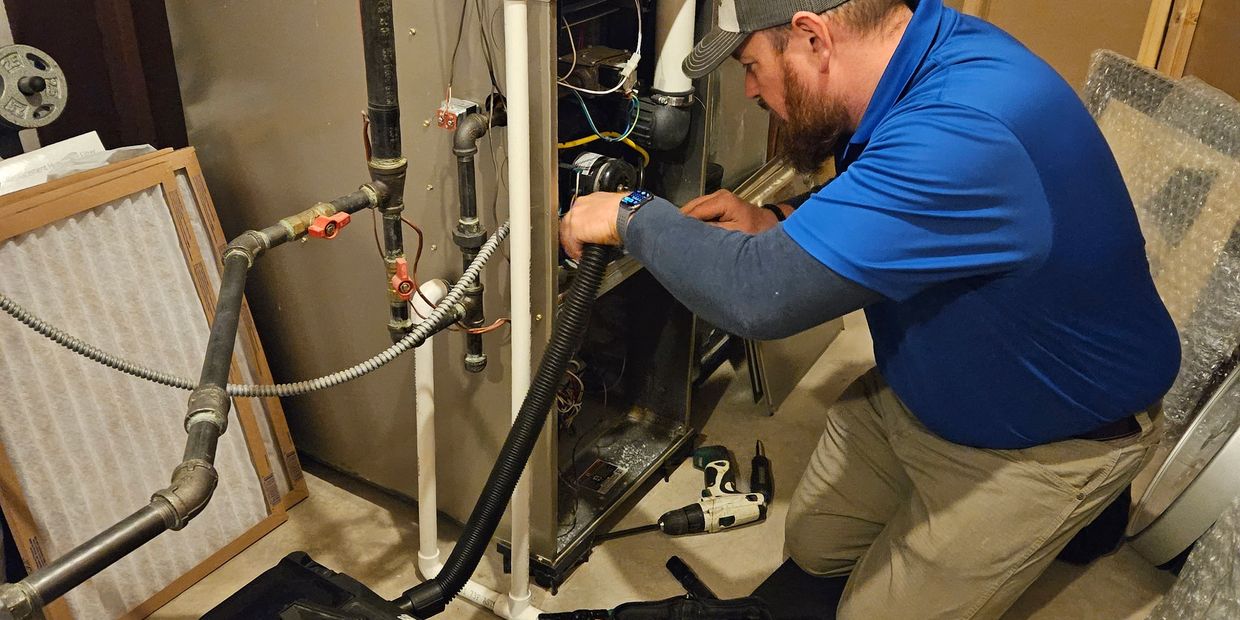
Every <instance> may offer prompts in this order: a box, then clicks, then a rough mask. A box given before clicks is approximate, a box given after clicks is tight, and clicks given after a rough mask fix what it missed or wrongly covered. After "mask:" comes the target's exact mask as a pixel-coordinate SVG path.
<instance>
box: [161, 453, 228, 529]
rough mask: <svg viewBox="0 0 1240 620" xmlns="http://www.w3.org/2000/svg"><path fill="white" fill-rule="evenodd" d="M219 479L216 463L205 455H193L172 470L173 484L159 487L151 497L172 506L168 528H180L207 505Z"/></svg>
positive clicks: (167, 522) (167, 521)
mask: <svg viewBox="0 0 1240 620" xmlns="http://www.w3.org/2000/svg"><path fill="white" fill-rule="evenodd" d="M219 479H220V478H219V474H218V473H216V471H215V466H214V465H212V464H211V463H208V462H207V461H204V460H202V459H191V460H188V461H185V462H183V463H181V464H180V465H177V468H176V469H174V470H172V484H170V485H169V486H168V488H166V489H163V490H160V491H156V492H155V494H154V495H152V496H151V501H159V502H164V503H165V504H167V505H168V507H169V508H171V509H172V514H171V515H165V516H166V517H167V516H170V517H171V519H167V520H166V521H165V522H166V524H167V525H168V529H170V530H179V529H182V528H184V527H185V525H186V524H187V523H189V521H190V519H193V518H194V517H196V516H198V513H200V512H202V509H203V508H206V507H207V502H209V501H211V495H212V494H214V493H215V486H216V484H218V483H219Z"/></svg>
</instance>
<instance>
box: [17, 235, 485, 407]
mask: <svg viewBox="0 0 1240 620" xmlns="http://www.w3.org/2000/svg"><path fill="white" fill-rule="evenodd" d="M507 237H508V223H507V222H505V223H504V225H503V226H500V227H499V229H498V230H496V231H495V234H493V235H491V238H490V239H487V242H486V243H485V244H483V246H482V247H481V248H480V249H479V250H478V256H477V257H476V258H475V259H474V260H473V262H472V263H470V264H469V268H468V269H466V270H465V273H464V274H462V275H461V278H460V279H459V280H457V281H456V283H455V284H453V285H452V288H451V289H449V290H448V294H447V295H445V296H444V298H443V300H441V301H440V302H439V303H438V304H437V305H436V306H435V309H434V310H432V311H431V313H430V316H428V317H426V318H425V319H423V320H422V321H421V322H419V323H418V324H417V325H415V326H414V328H413V330H411V331H410V332H409V333H408V334H406V335H405V337H403V338H401V339H400V340H399V341H397V342H396V343H395V344H393V345H392V346H390V347H388V348H387V349H384V350H383V351H381V352H380V353H378V354H377V355H375V356H374V357H371V358H370V359H368V360H366V361H364V362H361V363H359V364H355V365H353V366H351V367H349V368H346V369H344V370H341V371H338V372H334V373H332V374H329V375H325V376H322V377H318V378H316V379H309V380H306V381H298V382H296V383H278V384H275V385H248V384H234V383H230V384H228V394H229V395H231V396H248V397H254V398H267V397H272V396H277V397H281V398H283V397H286V396H297V395H300V394H306V393H309V392H314V391H317V390H322V389H325V388H329V387H333V386H336V385H340V384H341V383H344V382H346V381H352V380H354V379H356V378H358V377H361V376H363V375H366V374H369V373H371V372H374V371H375V370H378V369H379V368H381V367H383V366H384V365H386V364H388V363H389V362H391V361H392V360H394V359H396V358H397V357H398V356H400V354H401V353H404V352H406V351H408V350H409V349H412V348H415V347H417V346H419V345H421V344H422V343H423V342H426V339H427V338H429V337H431V335H433V334H434V333H435V332H436V331H438V330H440V329H442V328H443V327H446V326H447V325H451V324H452V323H455V322H456V320H457V317H454V316H452V313H453V311H454V306H455V305H456V304H457V303H459V302H460V301H461V299H462V298H463V297H464V296H465V289H466V288H468V287H469V286H470V285H472V284H473V283H474V282H475V281H477V279H478V278H479V276H481V275H482V269H483V267H485V266H486V263H487V261H488V260H490V258H491V255H492V254H494V253H495V250H496V249H497V248H499V244H500V243H501V242H503V240H504V239H505V238H507ZM0 310H4V311H5V312H6V313H8V314H9V316H12V317H13V318H15V319H17V320H18V321H20V322H21V323H22V324H23V325H25V326H26V327H29V328H30V329H32V330H34V331H35V332H37V333H39V334H41V335H43V336H44V337H46V338H48V339H49V340H51V341H52V342H55V343H56V344H59V345H60V346H62V347H64V348H66V349H69V350H70V351H73V352H74V353H77V354H78V355H81V356H82V357H85V358H87V359H90V360H93V361H96V362H99V363H100V364H103V365H104V366H107V367H109V368H113V369H115V370H118V371H120V372H123V373H125V374H129V375H133V376H135V377H138V378H140V379H146V380H147V381H152V382H155V383H159V384H161V385H167V386H170V387H175V388H180V389H182V390H192V389H194V388H195V387H197V383H196V382H194V381H193V380H191V379H187V378H185V377H178V376H176V375H174V374H171V373H166V372H160V371H157V370H152V369H150V368H146V367H145V366H142V365H140V364H135V363H133V362H130V361H128V360H126V359H123V358H121V357H118V356H116V355H112V354H111V353H108V352H107V351H104V350H102V349H100V348H98V347H96V346H94V345H92V344H90V343H87V342H83V341H82V340H81V339H79V338H77V337H75V336H73V335H72V334H69V333H68V332H66V331H64V330H62V329H60V328H58V327H56V326H54V325H50V324H48V323H47V322H46V321H43V320H42V319H40V318H39V317H36V316H34V315H33V314H31V313H30V312H29V311H27V310H26V309H25V308H22V307H21V306H20V305H18V304H17V302H15V301H13V300H12V299H9V298H8V297H7V296H5V295H4V293H0Z"/></svg>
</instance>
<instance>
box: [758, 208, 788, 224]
mask: <svg viewBox="0 0 1240 620" xmlns="http://www.w3.org/2000/svg"><path fill="white" fill-rule="evenodd" d="M762 208H763V209H766V210H767V211H770V212H771V213H774V214H775V219H776V220H778V221H780V222H782V221H784V220H785V219H787V218H786V217H785V216H784V210H783V209H780V208H779V205H769V204H768V205H762Z"/></svg>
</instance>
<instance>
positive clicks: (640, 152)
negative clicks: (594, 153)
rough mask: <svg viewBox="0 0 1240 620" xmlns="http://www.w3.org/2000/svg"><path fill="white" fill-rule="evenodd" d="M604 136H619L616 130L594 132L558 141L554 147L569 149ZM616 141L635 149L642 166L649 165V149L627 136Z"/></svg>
mask: <svg viewBox="0 0 1240 620" xmlns="http://www.w3.org/2000/svg"><path fill="white" fill-rule="evenodd" d="M605 137H616V138H619V137H620V134H618V133H616V132H614V131H604V132H603V134H602V135H598V134H595V135H591V136H586V137H584V138H577V139H576V140H569V141H568V142H560V143H559V144H557V145H556V147H557V148H560V149H571V148H574V147H578V146H581V145H583V144H589V143H591V142H594V141H595V140H602V139H604V138H605ZM618 142H620V143H622V144H624V145H625V146H627V147H629V148H631V149H633V150H634V151H637V154H638V155H641V157H642V166H643V167H645V166H649V165H650V152H649V151H647V150H646V149H644V148H642V147H641V146H639V145H638V144H637V143H636V142H634V141H632V140H631V139H629V138H623V139H621V140H618Z"/></svg>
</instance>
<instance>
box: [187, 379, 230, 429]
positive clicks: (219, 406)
mask: <svg viewBox="0 0 1240 620" xmlns="http://www.w3.org/2000/svg"><path fill="white" fill-rule="evenodd" d="M231 407H232V399H231V398H229V397H228V391H227V390H225V389H224V388H222V387H220V386H218V385H204V386H201V387H199V388H197V389H195V390H194V391H193V392H192V393H191V394H190V395H189V412H188V413H186V414H185V432H189V429H190V427H192V426H193V425H195V424H198V423H199V422H207V423H210V424H214V425H215V426H216V428H218V429H220V433H219V434H221V435H223V434H224V432H225V431H227V430H228V410H229V409H230V408H231Z"/></svg>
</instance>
